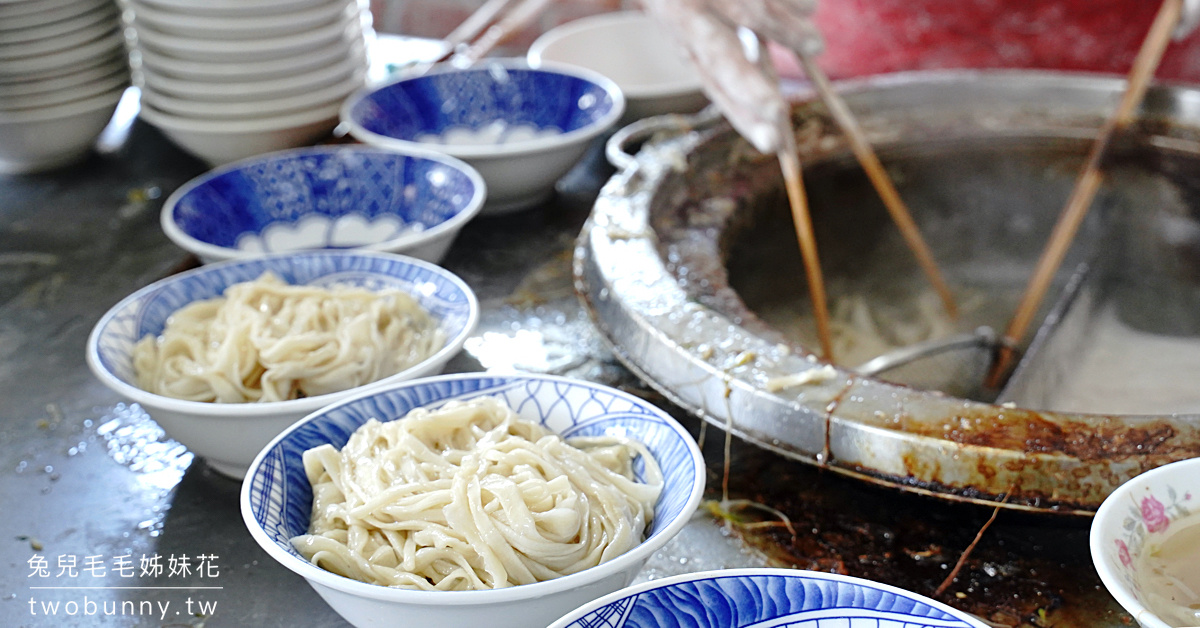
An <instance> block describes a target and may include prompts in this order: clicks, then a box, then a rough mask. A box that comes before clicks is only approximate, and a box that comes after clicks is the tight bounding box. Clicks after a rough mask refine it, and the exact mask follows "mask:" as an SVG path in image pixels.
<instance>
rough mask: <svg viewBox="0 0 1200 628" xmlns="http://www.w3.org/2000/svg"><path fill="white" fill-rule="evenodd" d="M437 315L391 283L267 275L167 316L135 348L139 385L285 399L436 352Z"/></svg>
mask: <svg viewBox="0 0 1200 628" xmlns="http://www.w3.org/2000/svg"><path fill="white" fill-rule="evenodd" d="M442 342H443V339H442V334H441V332H440V331H439V330H438V327H437V321H436V320H435V319H434V318H433V317H432V316H430V315H429V313H428V312H426V311H425V310H424V309H422V308H421V306H420V305H419V304H418V303H417V302H416V300H414V299H413V298H412V297H411V296H409V295H408V294H406V293H404V292H403V291H401V290H397V289H387V290H381V291H379V292H372V291H370V290H366V289H363V288H355V287H349V286H336V287H334V288H332V289H325V288H320V287H313V286H292V285H288V284H287V283H285V282H283V281H282V280H281V279H279V278H278V277H276V276H275V275H273V274H271V273H264V274H263V275H262V276H261V277H259V278H258V279H256V280H254V281H248V282H243V283H238V284H234V285H232V286H230V287H229V288H228V289H226V291H225V295H224V296H223V297H217V298H214V299H207V300H203V301H197V302H195V303H191V304H189V305H187V306H186V307H183V308H180V310H179V311H177V312H175V313H174V314H172V315H171V317H170V318H169V319H168V320H167V324H166V328H165V329H164V330H163V333H162V335H161V336H158V337H157V338H156V337H154V336H147V337H145V338H143V339H141V340H140V341H139V342H138V344H137V346H136V347H135V348H134V354H133V363H134V372H135V373H136V375H137V382H138V386H139V387H141V388H143V389H144V390H148V391H150V392H153V393H156V394H160V395H164V396H167V397H174V398H176V399H186V400H189V401H210V402H217V403H245V402H254V401H264V402H265V401H283V400H287V399H296V398H299V397H312V396H316V395H322V394H326V393H330V392H335V391H341V390H347V389H350V388H354V387H356V386H361V385H363V384H368V383H371V382H374V381H378V380H380V379H383V378H385V377H388V376H391V375H394V374H396V373H399V372H400V371H403V370H404V369H407V368H409V367H410V366H413V365H415V364H417V363H418V362H420V361H421V360H424V359H425V358H427V357H429V356H430V355H433V354H434V353H435V352H436V351H437V350H438V348H439V347H441V345H442Z"/></svg>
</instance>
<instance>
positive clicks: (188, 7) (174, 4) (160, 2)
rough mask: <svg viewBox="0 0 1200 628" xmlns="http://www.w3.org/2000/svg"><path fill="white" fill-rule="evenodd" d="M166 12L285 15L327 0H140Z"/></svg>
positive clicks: (214, 15)
mask: <svg viewBox="0 0 1200 628" xmlns="http://www.w3.org/2000/svg"><path fill="white" fill-rule="evenodd" d="M141 2H142V3H143V4H147V5H152V6H154V7H156V8H161V9H163V10H168V11H176V12H179V13H186V14H188V15H196V16H204V17H247V16H257V15H276V16H280V15H287V14H289V13H293V12H296V11H303V10H305V9H309V8H312V7H315V6H317V5H320V4H325V3H327V2H329V0H254V1H253V2H250V1H249V0H141Z"/></svg>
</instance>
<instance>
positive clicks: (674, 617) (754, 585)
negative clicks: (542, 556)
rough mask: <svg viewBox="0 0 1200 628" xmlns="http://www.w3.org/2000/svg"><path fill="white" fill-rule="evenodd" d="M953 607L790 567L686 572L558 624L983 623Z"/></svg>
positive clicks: (806, 626)
mask: <svg viewBox="0 0 1200 628" xmlns="http://www.w3.org/2000/svg"><path fill="white" fill-rule="evenodd" d="M984 625H985V624H983V623H982V622H979V621H978V620H975V619H973V618H971V617H970V616H968V615H967V614H965V613H962V612H959V611H956V610H954V609H952V608H950V607H948V606H945V605H943V604H940V603H938V602H935V601H933V600H930V599H928V598H925V597H923V596H920V595H917V594H915V593H910V592H908V591H904V590H901V589H897V588H895V587H889V586H887V585H882V584H877V583H874V582H870V581H868V580H862V579H859V578H852V577H849V576H839V575H836V574H826V573H816V572H807V571H799V570H785V569H730V570H722V571H710V572H702V573H696V574H686V575H683V576H676V577H672V578H666V579H663V580H659V581H651V582H648V583H646V584H643V585H639V586H637V587H633V588H631V589H626V590H624V591H618V592H617V593H614V594H612V595H609V596H607V597H605V598H602V599H600V600H598V601H596V602H594V603H592V604H590V605H587V606H584V607H583V608H581V609H578V610H576V611H575V612H574V613H571V614H569V615H567V616H566V617H564V618H563V619H561V620H560V621H558V622H557V623H555V624H553V625H552V626H551V628H657V627H658V626H681V627H687V628H730V627H733V626H736V627H738V628H752V627H761V628H767V627H771V628H781V627H785V626H786V627H795V628H800V627H803V628H835V627H841V628H845V627H848V626H853V627H854V628H889V627H894V628H901V627H902V628H917V627H928V628H933V627H937V628H980V627H981V626H984Z"/></svg>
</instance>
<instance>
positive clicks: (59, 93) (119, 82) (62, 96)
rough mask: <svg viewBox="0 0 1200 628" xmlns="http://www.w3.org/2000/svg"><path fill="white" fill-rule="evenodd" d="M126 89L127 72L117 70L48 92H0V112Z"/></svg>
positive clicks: (51, 105)
mask: <svg viewBox="0 0 1200 628" xmlns="http://www.w3.org/2000/svg"><path fill="white" fill-rule="evenodd" d="M126 87H129V72H128V71H127V70H125V69H118V70H117V71H115V72H113V73H111V74H109V75H108V76H103V77H100V78H98V79H96V80H94V81H88V82H86V83H81V84H79V85H75V86H72V87H67V88H64V89H59V90H54V91H49V92H41V93H37V94H23V95H22V94H14V95H9V94H7V93H6V92H5V91H0V111H15V110H18V109H33V108H41V107H53V106H55V105H63V104H66V103H69V102H74V101H77V100H86V99H89V98H94V97H96V96H101V95H104V94H106V93H109V92H116V93H117V94H120V93H123V92H124V91H125V88H126Z"/></svg>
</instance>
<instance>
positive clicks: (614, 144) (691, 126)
mask: <svg viewBox="0 0 1200 628" xmlns="http://www.w3.org/2000/svg"><path fill="white" fill-rule="evenodd" d="M723 119H724V117H723V116H722V115H721V111H720V110H719V109H717V108H716V107H715V106H712V105H710V106H708V107H705V108H704V109H703V110H702V111H701V112H700V113H697V114H694V115H683V114H678V113H668V114H663V115H660V116H651V117H649V118H642V119H641V120H637V121H634V122H631V123H630V124H627V125H625V126H624V127H622V128H621V129H620V130H618V131H617V132H616V133H614V134H613V136H612V137H610V138H608V142H606V143H605V144H604V156H605V157H607V158H608V163H610V164H612V165H613V166H614V167H616V169H617V170H628V169H630V168H632V167H634V165H636V164H637V158H636V157H635V156H634V155H636V154H637V151H638V147H640V145H641V144H642V143H643V142H645V141H646V140H649V139H650V138H651V137H653V136H654V135H656V134H658V133H675V134H679V133H684V132H687V131H692V130H696V129H701V128H704V127H707V126H710V125H712V124H714V123H716V122H718V121H720V120H723Z"/></svg>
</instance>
